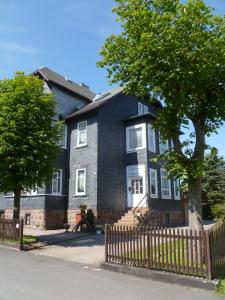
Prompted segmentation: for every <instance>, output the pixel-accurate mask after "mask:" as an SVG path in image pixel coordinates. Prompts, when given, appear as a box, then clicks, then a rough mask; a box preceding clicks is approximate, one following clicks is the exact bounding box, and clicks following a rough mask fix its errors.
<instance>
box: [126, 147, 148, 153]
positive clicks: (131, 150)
mask: <svg viewBox="0 0 225 300" xmlns="http://www.w3.org/2000/svg"><path fill="white" fill-rule="evenodd" d="M139 150H146V148H145V147H143V148H136V149H127V150H126V153H134V152H137V151H139Z"/></svg>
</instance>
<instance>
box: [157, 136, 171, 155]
mask: <svg viewBox="0 0 225 300" xmlns="http://www.w3.org/2000/svg"><path fill="white" fill-rule="evenodd" d="M167 150H169V143H168V140H166V141H165V140H163V139H162V138H161V137H160V135H159V152H160V154H162V153H164V152H165V151H167Z"/></svg>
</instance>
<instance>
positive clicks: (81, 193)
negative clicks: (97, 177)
mask: <svg viewBox="0 0 225 300" xmlns="http://www.w3.org/2000/svg"><path fill="white" fill-rule="evenodd" d="M79 171H84V191H83V192H78V172H79ZM86 174H87V170H86V168H79V169H76V183H75V195H76V196H85V195H86V179H87V178H86Z"/></svg>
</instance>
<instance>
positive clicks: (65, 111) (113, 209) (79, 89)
mask: <svg viewBox="0 0 225 300" xmlns="http://www.w3.org/2000/svg"><path fill="white" fill-rule="evenodd" d="M34 74H36V75H37V76H40V77H41V78H42V79H43V82H44V87H45V90H46V92H47V93H54V95H55V97H56V101H57V107H56V119H65V123H66V125H67V143H66V145H65V146H64V147H62V148H61V150H60V154H59V157H58V160H57V162H56V164H55V167H56V169H58V170H62V174H63V176H62V184H61V186H62V189H61V193H60V194H57V195H55V194H52V185H51V184H49V185H48V186H46V187H43V188H39V189H38V192H37V194H34V195H24V196H22V199H21V212H22V217H24V218H25V219H26V218H27V216H28V215H29V218H30V219H31V223H30V224H28V225H32V226H40V227H45V228H57V227H62V226H63V224H64V223H65V222H66V221H68V222H69V223H70V224H71V225H74V224H75V219H76V214H77V213H78V212H79V211H80V209H79V207H80V205H83V204H85V205H87V207H88V208H91V209H93V211H94V213H95V214H96V216H97V217H98V219H99V220H101V221H103V222H115V221H116V220H118V219H119V218H120V217H121V216H122V215H123V214H124V213H125V212H126V211H127V210H128V209H129V208H133V207H134V206H136V204H137V203H138V202H139V199H140V198H137V199H136V200H135V201H136V202H135V201H134V197H136V195H133V200H132V201H133V202H132V203H133V204H131V202H130V200H129V199H130V198H129V197H130V191H131V187H130V186H129V185H130V182H133V183H132V184H134V180H135V178H136V179H137V181H138V183H139V187H138V188H139V189H141V192H140V193H139V194H140V195H141V194H143V195H144V194H147V193H148V194H150V175H149V168H153V169H155V170H157V179H158V180H157V185H158V186H157V188H158V197H157V198H151V197H150V198H149V197H148V199H147V202H146V205H149V206H150V209H151V212H152V215H154V218H155V220H157V222H158V223H157V222H156V224H157V225H161V224H164V223H165V222H166V221H165V220H167V221H168V219H170V221H171V223H174V224H175V223H176V224H178V223H181V222H182V221H181V219H182V212H181V204H180V201H179V200H175V197H174V184H173V181H171V199H162V196H161V177H160V167H161V164H159V163H153V162H151V158H153V157H155V156H156V155H157V154H159V133H158V132H156V133H155V134H156V153H153V152H151V151H149V149H148V134H147V128H148V124H151V122H152V119H153V118H156V110H155V106H148V107H147V108H146V107H145V108H146V109H147V111H145V112H144V111H143V113H140V112H139V105H140V104H141V102H140V100H139V99H138V98H137V97H135V96H128V95H125V94H124V93H123V91H122V88H116V89H113V90H111V91H108V92H105V93H102V94H99V95H95V94H94V93H93V92H91V91H90V90H88V89H87V88H86V87H84V86H79V85H77V84H76V83H73V82H72V81H71V80H68V79H66V78H64V77H62V76H60V75H59V74H57V73H55V72H53V71H51V70H49V69H47V68H42V69H39V70H38V71H36V72H35V73H34ZM82 122H86V123H85V124H86V134H87V138H86V141H87V143H86V144H85V145H83V146H80V145H78V143H77V138H78V124H79V123H82ZM140 124H142V125H141V126H143V129H142V130H146V132H145V139H146V147H143V149H139V150H136V151H127V128H128V127H133V126H139V125H140ZM169 146H170V147H171V143H170V142H169ZM79 170H85V179H84V181H83V183H82V184H84V183H85V188H84V190H85V191H84V192H82V193H78V192H77V185H78V175H77V174H78V171H79ZM131 170H132V172H133V173H134V174H136V173H137V174H136V175H132V176H133V177H131V175H130V172H131ZM135 172H136V173H135ZM139 172H140V174H141V175H140V174H139ZM132 178H134V179H133V181H132ZM140 178H142V181H141V179H140ZM128 179H129V180H130V181H129V180H128ZM82 180H83V179H82ZM140 182H141V183H140ZM135 184H136V183H135ZM132 189H133V188H132ZM132 193H133V192H132ZM139 197H140V196H139ZM3 203H4V205H5V206H6V217H10V216H11V214H12V207H13V198H12V197H6V198H5V199H4V202H3V201H0V209H1V205H2V207H3V206H4V205H3ZM135 203H136V204H135ZM4 208H5V207H3V209H4ZM168 216H169V217H168ZM158 220H159V221H158ZM163 220H164V221H163Z"/></svg>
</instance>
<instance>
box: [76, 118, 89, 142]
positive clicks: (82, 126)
mask: <svg viewBox="0 0 225 300" xmlns="http://www.w3.org/2000/svg"><path fill="white" fill-rule="evenodd" d="M86 145H87V121H84V122H80V123H78V124H77V147H83V146H86Z"/></svg>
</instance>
